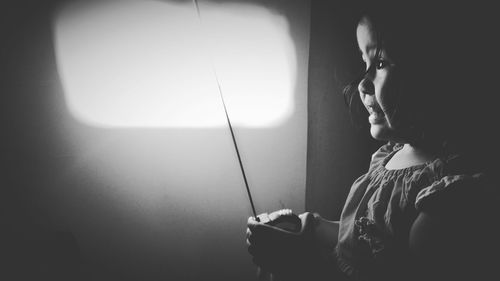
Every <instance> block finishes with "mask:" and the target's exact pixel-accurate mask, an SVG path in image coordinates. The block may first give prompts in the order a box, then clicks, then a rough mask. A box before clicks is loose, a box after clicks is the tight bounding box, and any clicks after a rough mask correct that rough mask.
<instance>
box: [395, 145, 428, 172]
mask: <svg viewBox="0 0 500 281" xmlns="http://www.w3.org/2000/svg"><path fill="white" fill-rule="evenodd" d="M436 157H437V155H436V154H435V153H432V152H430V151H428V150H425V149H422V148H419V147H415V146H412V145H410V144H405V145H404V146H403V148H402V149H400V150H398V151H397V152H396V153H394V155H393V156H392V157H391V159H389V161H387V163H386V164H385V167H386V168H387V169H389V170H398V169H404V168H408V167H412V166H416V165H420V164H424V163H427V162H430V161H432V160H434V159H436Z"/></svg>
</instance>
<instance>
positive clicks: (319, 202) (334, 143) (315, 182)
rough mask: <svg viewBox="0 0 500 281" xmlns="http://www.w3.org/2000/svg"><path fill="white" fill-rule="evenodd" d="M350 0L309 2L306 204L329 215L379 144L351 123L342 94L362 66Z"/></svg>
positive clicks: (337, 209)
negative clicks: (348, 0)
mask: <svg viewBox="0 0 500 281" xmlns="http://www.w3.org/2000/svg"><path fill="white" fill-rule="evenodd" d="M353 2H354V3H348V2H347V1H313V2H312V3H311V34H310V57H309V81H308V144H307V146H308V147H307V151H308V155H307V190H306V209H308V210H313V211H315V212H318V213H320V214H321V215H322V216H324V217H326V218H329V219H332V220H338V219H339V218H340V213H341V211H342V207H343V206H344V202H345V199H346V197H347V194H348V192H349V189H350V187H351V184H352V183H353V182H354V180H355V179H356V178H357V177H359V176H360V175H362V174H364V173H365V172H366V169H367V168H368V166H367V165H368V163H369V159H370V155H371V153H373V152H374V151H375V150H376V149H377V148H378V147H379V146H380V145H381V144H380V143H379V142H376V141H374V140H373V139H372V138H371V136H370V134H369V130H368V129H367V128H356V126H355V125H354V123H353V122H352V121H351V117H350V116H349V109H348V108H347V106H346V104H345V101H344V97H343V95H342V89H343V87H344V86H345V85H347V84H348V83H350V82H351V81H352V80H353V79H354V77H356V76H357V75H359V73H360V71H361V70H362V67H363V66H362V65H361V63H360V62H361V60H360V57H359V52H358V51H357V49H358V47H357V42H356V37H355V30H356V21H357V18H356V16H355V15H356V12H355V11H356V10H357V9H356V7H355V5H356V4H355V3H356V2H358V1H353ZM358 4H359V3H358ZM357 63H359V65H357ZM363 121H364V120H363Z"/></svg>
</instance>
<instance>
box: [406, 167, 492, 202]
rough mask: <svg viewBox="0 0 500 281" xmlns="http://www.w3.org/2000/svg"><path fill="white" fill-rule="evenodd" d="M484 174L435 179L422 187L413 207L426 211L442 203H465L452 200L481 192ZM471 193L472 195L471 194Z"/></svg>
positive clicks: (483, 184) (474, 195) (483, 185)
mask: <svg viewBox="0 0 500 281" xmlns="http://www.w3.org/2000/svg"><path fill="white" fill-rule="evenodd" d="M485 181H486V180H485V176H484V175H483V174H481V173H478V174H472V175H448V176H445V177H443V178H441V179H440V180H437V181H435V182H434V183H432V184H431V185H430V186H428V187H425V188H423V189H422V190H420V192H419V193H418V194H417V197H416V200H415V208H416V209H417V211H427V210H429V209H432V208H434V207H437V206H443V204H444V203H456V204H466V203H467V202H464V200H460V201H461V202H452V201H454V199H456V198H457V197H460V198H461V199H465V200H467V199H466V198H467V197H468V194H469V195H471V197H476V196H478V194H480V193H483V191H485V190H484V187H485ZM472 195H473V196H472ZM484 195H485V196H486V194H484Z"/></svg>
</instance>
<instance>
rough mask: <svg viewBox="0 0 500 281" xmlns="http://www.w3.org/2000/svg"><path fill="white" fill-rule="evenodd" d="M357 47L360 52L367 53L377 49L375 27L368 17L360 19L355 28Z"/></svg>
mask: <svg viewBox="0 0 500 281" xmlns="http://www.w3.org/2000/svg"><path fill="white" fill-rule="evenodd" d="M356 37H357V39H358V47H359V49H360V51H361V52H362V53H365V54H368V53H370V52H375V51H376V49H377V35H376V32H375V29H374V27H373V25H372V24H371V22H370V21H369V20H368V19H365V18H364V19H362V20H361V21H360V22H359V24H358V27H357V29H356Z"/></svg>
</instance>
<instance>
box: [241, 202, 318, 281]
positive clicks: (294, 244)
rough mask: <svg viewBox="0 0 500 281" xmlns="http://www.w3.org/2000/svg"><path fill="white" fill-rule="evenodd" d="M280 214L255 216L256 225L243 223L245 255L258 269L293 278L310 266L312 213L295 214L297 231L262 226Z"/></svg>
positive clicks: (254, 223) (312, 249)
mask: <svg viewBox="0 0 500 281" xmlns="http://www.w3.org/2000/svg"><path fill="white" fill-rule="evenodd" d="M282 212H283V211H276V212H273V213H271V214H269V215H267V214H261V215H259V216H258V217H259V221H262V222H259V221H257V220H256V219H255V218H254V217H250V218H249V219H248V222H247V226H248V228H247V245H248V252H249V253H250V254H251V255H252V256H253V262H254V263H255V264H256V265H258V266H259V267H261V268H262V269H264V270H266V271H268V272H271V273H273V274H278V275H281V276H286V275H296V274H297V273H298V272H303V271H304V270H306V268H308V267H309V266H310V263H311V261H312V260H313V259H312V255H313V252H314V244H313V231H314V217H313V214H312V213H308V212H306V213H303V214H301V215H299V218H300V222H301V225H300V227H299V228H298V231H296V232H293V231H288V230H284V229H282V228H279V227H277V226H272V225H270V224H266V223H265V222H266V221H267V219H269V220H270V221H273V220H275V219H277V218H278V217H279V216H280V214H281V213H282Z"/></svg>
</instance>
